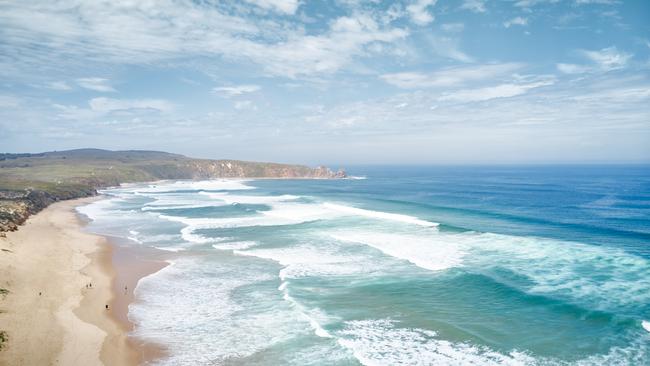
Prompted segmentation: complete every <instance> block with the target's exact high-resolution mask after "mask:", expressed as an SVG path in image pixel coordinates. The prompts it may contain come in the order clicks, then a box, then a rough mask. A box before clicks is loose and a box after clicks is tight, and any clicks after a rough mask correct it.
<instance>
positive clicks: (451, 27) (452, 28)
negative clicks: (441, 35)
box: [440, 23, 465, 33]
mask: <svg viewBox="0 0 650 366" xmlns="http://www.w3.org/2000/svg"><path fill="white" fill-rule="evenodd" d="M440 28H442V30H443V31H445V32H449V33H458V32H462V31H463V30H464V29H465V24H463V23H445V24H443V25H442V26H440Z"/></svg>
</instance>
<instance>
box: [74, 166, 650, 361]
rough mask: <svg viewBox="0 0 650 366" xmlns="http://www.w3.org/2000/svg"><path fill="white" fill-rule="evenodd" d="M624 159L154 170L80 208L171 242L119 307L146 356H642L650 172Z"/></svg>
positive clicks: (649, 260)
mask: <svg viewBox="0 0 650 366" xmlns="http://www.w3.org/2000/svg"><path fill="white" fill-rule="evenodd" d="M620 169H621V171H614V172H613V171H611V170H610V169H605V168H602V169H598V168H595V167H579V168H575V169H574V170H565V169H563V168H562V167H553V168H551V167H545V168H543V167H542V168H530V169H528V170H522V169H519V168H517V169H515V168H507V167H492V168H430V167H429V168H418V169H416V168H411V170H408V169H406V168H404V169H401V170H393V171H391V170H390V169H386V168H382V169H379V168H372V167H368V168H362V167H360V168H358V172H354V173H355V174H358V175H362V176H364V177H365V179H351V180H210V181H163V182H156V183H149V184H136V185H129V186H124V187H117V188H111V189H106V190H104V191H102V192H101V193H102V195H103V196H104V199H103V200H99V201H96V202H93V203H91V204H89V205H86V206H83V207H80V208H78V210H79V212H80V213H81V214H83V215H85V216H87V217H88V218H90V219H91V220H92V222H91V223H90V224H89V230H91V231H93V232H95V233H99V234H103V235H109V236H112V237H120V238H123V239H124V241H123V242H122V244H121V245H126V246H133V247H141V246H147V247H151V248H157V249H159V250H162V251H165V252H166V253H169V262H170V263H172V265H170V266H167V267H165V268H164V269H162V270H161V271H159V272H157V273H155V274H153V275H150V276H148V277H145V278H144V279H142V280H141V281H140V283H139V284H138V286H137V288H136V290H135V295H136V301H135V302H134V303H133V304H131V305H130V307H129V319H131V320H132V321H133V322H134V323H135V324H136V327H135V329H134V331H133V334H132V336H134V337H138V338H140V339H143V340H146V341H149V342H155V343H158V344H160V345H162V346H163V347H165V348H166V349H167V350H168V355H167V357H165V358H163V359H160V360H157V361H156V364H159V365H197V364H214V365H250V364H256V365H466V364H467V365H603V364H616V365H646V364H650V361H649V360H650V354H649V353H650V352H649V350H650V325H649V324H650V248H649V247H648V245H650V177H649V175H648V173H647V171H646V170H644V169H641V168H638V167H634V166H631V167H622V168H620Z"/></svg>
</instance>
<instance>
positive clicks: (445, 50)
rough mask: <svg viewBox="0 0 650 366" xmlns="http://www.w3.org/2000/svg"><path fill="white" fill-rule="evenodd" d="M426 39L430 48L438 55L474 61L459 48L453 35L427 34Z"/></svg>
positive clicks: (457, 59)
mask: <svg viewBox="0 0 650 366" xmlns="http://www.w3.org/2000/svg"><path fill="white" fill-rule="evenodd" d="M427 39H428V40H429V45H430V46H431V49H432V50H433V51H434V52H435V53H436V54H437V55H439V56H442V57H445V58H449V59H452V60H456V61H460V62H473V61H474V59H473V58H472V57H470V56H469V55H468V54H466V53H465V52H463V51H462V50H461V49H460V47H459V45H458V43H459V41H458V39H457V38H455V37H446V36H437V35H428V36H427Z"/></svg>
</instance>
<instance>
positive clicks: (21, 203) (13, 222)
mask: <svg viewBox="0 0 650 366" xmlns="http://www.w3.org/2000/svg"><path fill="white" fill-rule="evenodd" d="M95 194H97V191H96V190H95V189H92V188H89V189H80V190H77V191H73V192H61V193H54V194H52V193H49V192H44V191H39V190H31V189H26V190H24V191H0V233H2V232H5V231H14V230H17V229H18V226H19V225H22V224H23V223H24V222H25V221H26V220H27V218H29V216H30V215H33V214H35V213H37V212H39V211H41V210H42V209H44V208H45V207H47V206H49V205H50V204H52V203H54V202H56V201H61V200H66V199H72V198H81V197H88V196H92V195H95Z"/></svg>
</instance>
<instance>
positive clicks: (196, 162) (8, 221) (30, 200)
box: [0, 149, 345, 235]
mask: <svg viewBox="0 0 650 366" xmlns="http://www.w3.org/2000/svg"><path fill="white" fill-rule="evenodd" d="M341 177H345V172H343V171H339V172H336V173H335V172H332V171H331V170H330V169H328V168H326V167H318V168H310V167H307V166H303V165H290V164H277V163H261V162H248V161H239V160H210V159H194V158H189V157H186V156H183V155H178V154H170V153H166V152H158V151H140V150H129V151H109V150H100V149H78V150H68V151H54V152H45V153H38V154H0V235H1V233H2V232H6V231H13V230H16V229H17V228H18V226H19V225H20V224H22V223H23V222H24V221H25V220H26V219H27V218H28V217H29V216H30V215H32V214H34V213H36V212H38V211H40V210H42V209H43V208H45V207H47V206H48V205H50V204H51V203H53V202H56V201H60V200H66V199H73V198H81V197H88V196H93V195H95V194H97V189H100V188H104V187H110V186H116V185H119V184H121V183H135V182H147V181H157V180H164V179H211V178H309V179H311V178H322V179H328V178H341Z"/></svg>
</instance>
